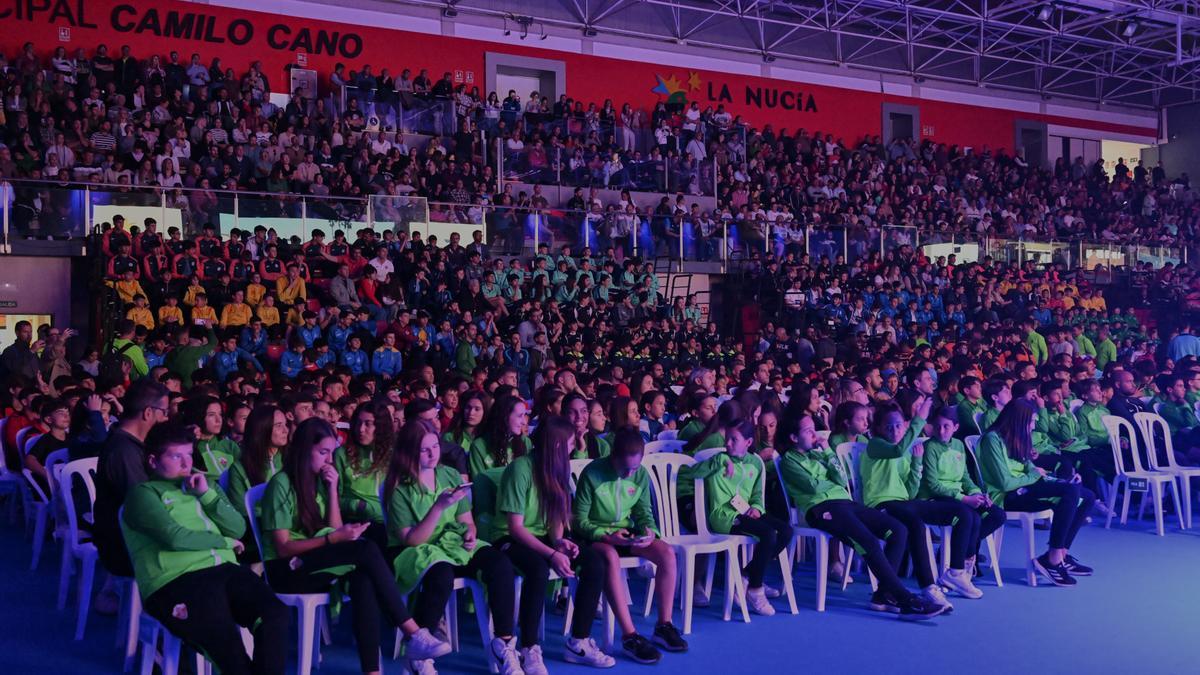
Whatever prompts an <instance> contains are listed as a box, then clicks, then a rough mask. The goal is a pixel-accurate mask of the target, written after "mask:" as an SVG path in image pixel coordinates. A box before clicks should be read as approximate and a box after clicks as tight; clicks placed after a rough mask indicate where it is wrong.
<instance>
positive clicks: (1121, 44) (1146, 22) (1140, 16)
mask: <svg viewBox="0 0 1200 675" xmlns="http://www.w3.org/2000/svg"><path fill="white" fill-rule="evenodd" d="M373 4H374V3H373ZM387 4H391V5H405V6H407V7H408V11H413V10H417V11H420V12H421V13H426V12H430V13H432V12H435V11H440V12H441V13H442V16H443V17H446V18H447V19H449V20H454V21H479V20H481V19H482V20H486V21H488V22H489V23H492V22H494V21H501V22H503V23H504V24H505V25H506V26H507V27H509V28H510V29H511V30H513V31H514V33H520V32H525V33H528V34H529V38H530V39H533V40H536V38H537V37H540V35H541V34H544V33H545V32H547V31H550V32H553V33H561V32H562V31H564V30H569V31H579V33H580V34H581V35H583V36H596V37H598V38H601V39H602V38H603V37H609V38H612V37H617V36H620V37H624V38H637V39H639V40H647V39H648V40H656V41H661V42H664V43H669V44H672V43H673V44H680V45H689V46H692V47H702V48H717V49H723V50H733V51H736V52H739V53H742V54H747V55H752V56H756V57H759V58H762V59H763V60H764V61H765V62H767V63H773V62H776V61H777V62H778V63H779V65H788V63H789V62H791V63H792V65H796V64H797V63H798V62H808V63H822V64H828V65H834V66H845V67H849V68H854V69H865V70H869V71H874V72H881V73H888V74H892V75H902V76H907V77H912V78H913V79H914V80H915V81H917V82H921V81H924V80H935V81H948V82H957V83H962V84H973V85H983V86H985V87H988V88H994V89H1005V90H1018V91H1024V92H1031V93H1035V94H1041V95H1043V96H1046V97H1049V98H1069V99H1078V100H1086V101H1091V102H1093V103H1105V104H1114V105H1119V106H1135V107H1140V108H1157V107H1160V106H1167V105H1173V104H1179V103H1184V102H1189V101H1192V100H1194V99H1195V98H1196V97H1197V92H1198V91H1200V0H1180V1H1174V2H1169V1H1164V0H1074V1H1070V2H1045V1H1034V0H910V1H905V0H898V1H888V0H722V1H717V2H709V1H704V0H521V1H516V0H389V2H388V3H387ZM418 8H421V9H420V10H418ZM422 10H423V11H422Z"/></svg>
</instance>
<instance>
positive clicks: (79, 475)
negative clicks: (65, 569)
mask: <svg viewBox="0 0 1200 675" xmlns="http://www.w3.org/2000/svg"><path fill="white" fill-rule="evenodd" d="M98 463H99V459H98V458H96V457H87V458H84V459H77V460H75V461H73V462H67V463H66V465H65V466H63V467H62V472H61V473H60V474H59V476H58V488H59V491H60V494H62V505H63V510H64V511H65V512H66V514H67V537H68V541H67V542H65V543H64V545H69V546H72V547H75V546H78V545H79V519H80V514H78V513H76V512H75V495H74V489H75V482H76V479H78V480H79V481H80V482H81V483H83V486H84V487H85V488H86V489H87V493H88V505H89V508H91V507H94V506H95V505H96V466H97V464H98Z"/></svg>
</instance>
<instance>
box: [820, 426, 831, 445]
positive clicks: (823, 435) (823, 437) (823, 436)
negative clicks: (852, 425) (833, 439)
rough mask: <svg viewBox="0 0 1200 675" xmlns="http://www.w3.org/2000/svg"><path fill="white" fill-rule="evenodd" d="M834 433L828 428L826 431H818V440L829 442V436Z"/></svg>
mask: <svg viewBox="0 0 1200 675" xmlns="http://www.w3.org/2000/svg"><path fill="white" fill-rule="evenodd" d="M832 435H833V432H832V431H829V430H828V429H826V430H825V431H818V432H817V440H821V441H825V442H826V443H828V442H829V437H830V436H832Z"/></svg>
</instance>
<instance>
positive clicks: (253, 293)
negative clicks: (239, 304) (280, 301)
mask: <svg viewBox="0 0 1200 675" xmlns="http://www.w3.org/2000/svg"><path fill="white" fill-rule="evenodd" d="M266 294H267V287H266V286H263V285H262V284H250V285H249V286H246V304H247V305H250V306H251V307H258V306H259V305H260V304H261V303H262V299H263V296H264V295H266Z"/></svg>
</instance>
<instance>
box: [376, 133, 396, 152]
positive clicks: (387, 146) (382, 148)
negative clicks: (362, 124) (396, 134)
mask: <svg viewBox="0 0 1200 675" xmlns="http://www.w3.org/2000/svg"><path fill="white" fill-rule="evenodd" d="M391 150H392V142H391V141H389V140H388V139H387V137H386V136H384V135H383V132H382V131H377V132H375V138H374V139H373V140H372V141H371V154H372V155H386V154H388V153H389V152H391Z"/></svg>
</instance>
